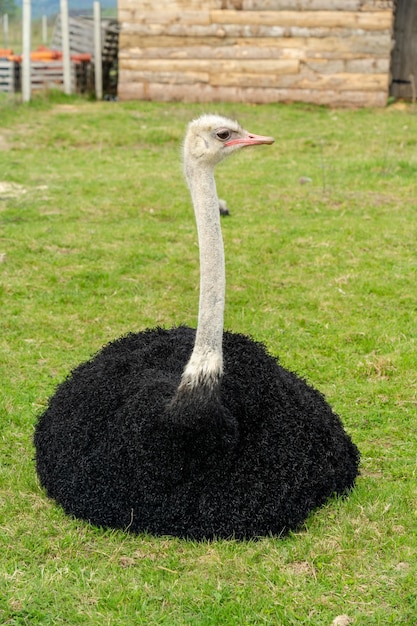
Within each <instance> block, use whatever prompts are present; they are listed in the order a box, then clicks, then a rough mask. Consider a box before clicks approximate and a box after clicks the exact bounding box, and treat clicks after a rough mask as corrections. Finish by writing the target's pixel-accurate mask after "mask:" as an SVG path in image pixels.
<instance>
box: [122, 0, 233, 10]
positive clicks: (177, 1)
mask: <svg viewBox="0 0 417 626" xmlns="http://www.w3.org/2000/svg"><path fill="white" fill-rule="evenodd" d="M117 5H118V8H119V10H129V9H134V10H136V9H137V10H139V11H142V12H148V13H151V12H161V11H170V12H173V11H189V10H194V11H198V10H201V9H202V6H201V0H163V2H161V4H159V5H158V0H156V1H155V0H118V3H117ZM223 5H224V0H204V9H208V10H214V9H221V8H222V7H223Z"/></svg>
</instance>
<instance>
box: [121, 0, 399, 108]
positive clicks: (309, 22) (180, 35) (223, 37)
mask: <svg viewBox="0 0 417 626" xmlns="http://www.w3.org/2000/svg"><path fill="white" fill-rule="evenodd" d="M393 4H394V2H393V0H205V1H202V0H118V6H119V22H120V24H121V33H120V40H119V86H118V94H119V98H120V99H121V100H128V99H136V100H137V99H140V100H159V101H174V100H180V101H185V102H216V101H232V102H251V103H266V102H294V101H299V102H311V103H315V104H326V105H331V106H384V105H385V104H386V102H387V97H388V89H389V74H390V55H391V48H392V22H393Z"/></svg>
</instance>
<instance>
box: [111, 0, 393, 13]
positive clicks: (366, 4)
mask: <svg viewBox="0 0 417 626" xmlns="http://www.w3.org/2000/svg"><path fill="white" fill-rule="evenodd" d="M294 4H296V3H295V2H294V0H205V1H204V9H209V10H221V9H223V10H237V11H292V10H294ZM297 4H298V6H297V8H298V9H299V10H302V11H365V12H372V11H381V10H391V9H392V7H393V0H302V1H301V2H300V1H299V2H298V3H297ZM118 7H119V10H129V9H137V10H139V11H147V12H152V11H160V10H161V8H160V6H159V5H158V2H157V1H155V0H119V1H118ZM201 8H202V6H201V0H164V1H163V10H164V11H171V12H172V11H182V10H190V9H192V10H196V11H198V10H201Z"/></svg>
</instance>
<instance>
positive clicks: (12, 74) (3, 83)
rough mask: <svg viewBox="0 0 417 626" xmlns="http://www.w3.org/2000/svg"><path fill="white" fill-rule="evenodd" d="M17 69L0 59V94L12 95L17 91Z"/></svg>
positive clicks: (15, 66)
mask: <svg viewBox="0 0 417 626" xmlns="http://www.w3.org/2000/svg"><path fill="white" fill-rule="evenodd" d="M18 77H19V68H18V67H17V63H15V62H14V61H9V59H0V92H2V93H14V92H15V91H17V90H18Z"/></svg>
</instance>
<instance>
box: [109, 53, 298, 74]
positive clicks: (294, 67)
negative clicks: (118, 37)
mask: <svg viewBox="0 0 417 626" xmlns="http://www.w3.org/2000/svg"><path fill="white" fill-rule="evenodd" d="M119 65H120V67H122V68H123V69H129V70H137V71H147V72H152V71H155V72H209V73H214V72H239V73H242V74H245V73H250V72H256V71H258V70H259V69H260V68H259V61H258V60H257V59H248V60H246V59H245V60H240V59H228V60H215V59H134V58H131V57H127V58H122V57H121V58H120V59H119ZM261 69H262V72H263V73H265V74H271V73H272V74H274V75H279V74H296V73H297V72H298V69H299V61H298V60H297V59H263V60H262V68H261Z"/></svg>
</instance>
